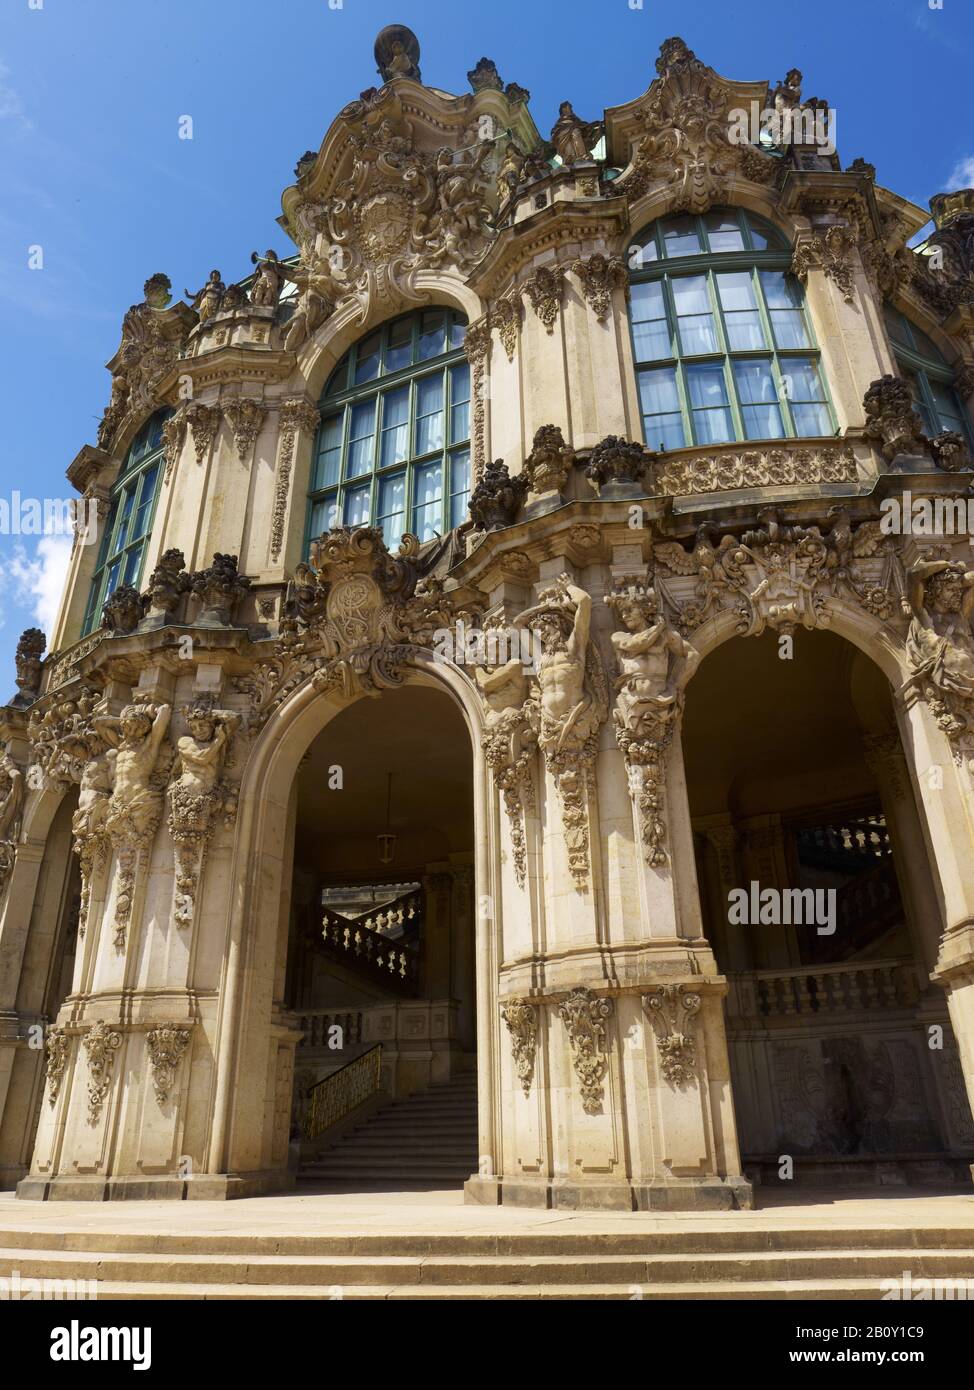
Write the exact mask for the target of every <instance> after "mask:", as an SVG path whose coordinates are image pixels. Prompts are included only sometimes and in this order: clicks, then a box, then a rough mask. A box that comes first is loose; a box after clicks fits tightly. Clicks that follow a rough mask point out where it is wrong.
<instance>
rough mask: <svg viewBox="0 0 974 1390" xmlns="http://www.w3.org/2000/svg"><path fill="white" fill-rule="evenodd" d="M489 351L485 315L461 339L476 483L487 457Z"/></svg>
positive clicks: (488, 326)
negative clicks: (467, 379) (467, 366)
mask: <svg viewBox="0 0 974 1390" xmlns="http://www.w3.org/2000/svg"><path fill="white" fill-rule="evenodd" d="M490 348H491V334H490V319H489V317H488V316H486V315H485V316H484V317H483V318H480V319H478V320H477V321H476V323H472V324H471V325H470V327H469V328H468V329H467V332H466V335H465V336H464V340H463V350H464V354H465V356H466V358H467V361H468V362H469V363H470V401H471V406H472V418H471V421H470V459H471V465H472V470H473V481H474V483H478V482H479V481H480V479H481V477H482V475H483V471H484V462H485V459H486V454H487V446H486V438H487V413H486V408H485V404H484V402H485V399H486V395H487V393H486V390H485V387H484V382H485V377H486V375H487V362H488V360H489V359H490Z"/></svg>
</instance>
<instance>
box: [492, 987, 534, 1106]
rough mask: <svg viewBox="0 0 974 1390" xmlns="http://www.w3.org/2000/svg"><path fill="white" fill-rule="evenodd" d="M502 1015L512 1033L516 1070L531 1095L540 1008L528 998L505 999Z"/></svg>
mask: <svg viewBox="0 0 974 1390" xmlns="http://www.w3.org/2000/svg"><path fill="white" fill-rule="evenodd" d="M501 1017H502V1018H503V1020H504V1022H505V1023H506V1024H507V1031H508V1032H509V1033H510V1035H511V1051H512V1053H513V1054H514V1070H515V1071H516V1072H517V1076H518V1080H519V1081H520V1083H521V1088H522V1090H523V1091H524V1094H525V1095H526V1096H527V1095H530V1093H531V1082H532V1081H533V1079H534V1061H535V1054H536V1052H537V1046H538V1010H537V1009H536V1008H535V1006H534V1005H533V1004H529V1003H528V1002H527V1000H526V999H505V1001H504V1003H503V1004H501Z"/></svg>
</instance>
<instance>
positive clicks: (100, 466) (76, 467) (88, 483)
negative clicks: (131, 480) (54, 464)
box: [65, 444, 119, 494]
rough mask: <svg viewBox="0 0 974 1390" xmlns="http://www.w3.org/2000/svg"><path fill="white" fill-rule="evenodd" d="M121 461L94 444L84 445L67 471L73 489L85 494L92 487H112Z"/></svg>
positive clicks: (66, 474)
mask: <svg viewBox="0 0 974 1390" xmlns="http://www.w3.org/2000/svg"><path fill="white" fill-rule="evenodd" d="M118 466H119V460H118V459H116V458H113V457H112V455H111V454H109V453H108V452H106V450H104V449H99V448H98V447H97V445H94V444H82V446H81V448H80V449H79V450H78V452H77V454H75V456H74V458H73V459H72V460H71V462H70V463H69V464H68V466H67V469H66V470H65V477H66V478H67V480H68V482H69V483H70V484H71V486H72V487H73V488H76V489H77V491H78V492H80V493H82V494H84V493H85V492H86V491H87V490H88V488H90V487H98V486H102V487H110V486H111V484H112V483H113V482H114V481H115V475H116V473H117V472H118Z"/></svg>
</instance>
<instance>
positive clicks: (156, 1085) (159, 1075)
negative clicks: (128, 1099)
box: [145, 1023, 191, 1105]
mask: <svg viewBox="0 0 974 1390" xmlns="http://www.w3.org/2000/svg"><path fill="white" fill-rule="evenodd" d="M190 1036H191V1032H190V1029H189V1028H181V1027H180V1026H179V1024H177V1023H162V1024H159V1026H158V1027H156V1028H150V1029H149V1031H148V1032H147V1033H146V1035H145V1045H146V1051H147V1053H148V1056H149V1065H150V1067H151V1068H152V1085H153V1089H154V1090H155V1093H156V1100H157V1101H158V1102H159V1104H160V1105H165V1103H166V1101H167V1100H168V1099H169V1093H170V1092H171V1090H172V1086H173V1082H174V1081H175V1079H176V1068H177V1067H178V1066H179V1062H180V1059H181V1057H182V1055H183V1053H184V1052H185V1051H186V1049H187V1047H189V1040H190Z"/></svg>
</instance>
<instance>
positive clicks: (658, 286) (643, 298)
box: [631, 280, 666, 323]
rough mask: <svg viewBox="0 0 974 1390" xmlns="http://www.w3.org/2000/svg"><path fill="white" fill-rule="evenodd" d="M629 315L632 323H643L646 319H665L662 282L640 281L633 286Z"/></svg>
mask: <svg viewBox="0 0 974 1390" xmlns="http://www.w3.org/2000/svg"><path fill="white" fill-rule="evenodd" d="M631 313H632V321H633V323H645V322H646V320H647V319H663V318H665V317H666V301H665V299H664V297H663V282H662V280H641V281H640V282H639V283H638V284H635V285H633V287H632V309H631Z"/></svg>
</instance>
